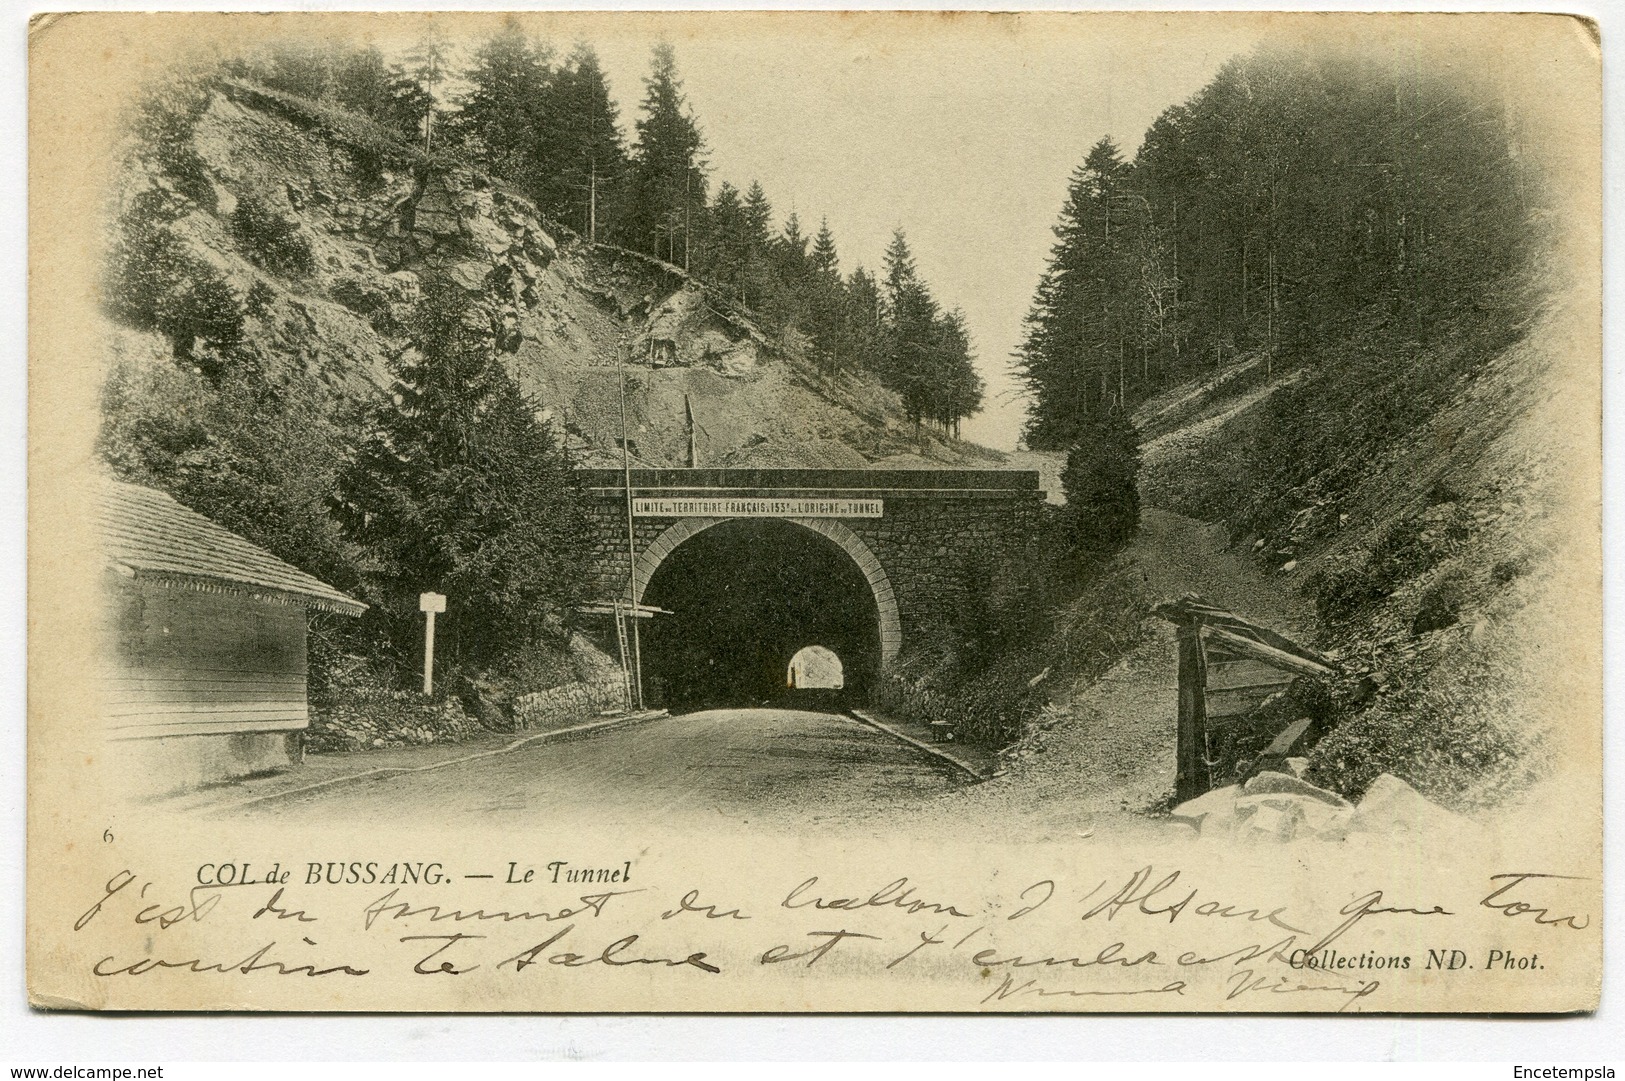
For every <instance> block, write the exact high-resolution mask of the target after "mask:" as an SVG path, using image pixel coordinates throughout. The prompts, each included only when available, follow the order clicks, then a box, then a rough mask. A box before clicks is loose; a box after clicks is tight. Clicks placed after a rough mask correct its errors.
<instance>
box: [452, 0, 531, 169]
mask: <svg viewBox="0 0 1625 1081" xmlns="http://www.w3.org/2000/svg"><path fill="white" fill-rule="evenodd" d="M549 56H550V53H549V50H548V49H547V48H546V47H545V46H543V45H540V44H538V43H536V42H534V41H532V40H530V38H529V37H527V36H526V35H525V33H524V32H523V31H522V30H520V28H519V25H518V23H517V22H515V21H514V20H513V19H511V18H510V19H509V20H507V21H506V22H505V23H504V24H503V27H502V29H501V31H499V32H498V33H497V34H496V35H495V36H493V37H491V38H489V39H488V40H486V42H485V43H484V44H482V45H481V46H480V48H479V51H478V52H476V53H475V54H474V64H473V67H471V68H470V69H469V70H468V71H467V72H466V73H465V74H464V76H463V77H464V79H466V80H467V81H468V83H469V88H468V90H467V91H466V92H464V93H463V95H462V96H461V100H460V106H461V107H460V108H459V110H458V112H457V114H456V116H455V118H454V120H453V123H452V127H453V129H454V130H455V132H456V134H457V136H458V137H459V138H460V139H462V141H463V143H464V145H465V146H467V147H468V148H469V150H470V151H471V153H473V154H474V155H475V158H476V160H477V161H479V162H480V164H481V165H483V166H484V167H485V168H486V169H487V170H489V171H490V172H491V173H493V174H494V175H496V176H500V177H502V178H504V179H505V180H508V181H511V182H512V183H514V184H516V185H518V186H519V187H520V188H521V190H524V191H525V192H526V193H527V194H528V195H530V196H531V197H532V198H538V199H539V198H540V196H541V195H542V190H541V188H542V185H541V184H540V180H541V178H542V177H543V176H545V175H546V173H547V168H548V166H549V165H551V164H553V163H551V162H549V161H548V160H547V159H546V156H545V150H546V146H545V144H546V143H547V142H548V141H550V140H549V138H548V137H549V136H550V135H551V124H552V119H553V118H552V110H551V109H550V104H551V102H550V101H549V97H550V91H551V89H552V71H551V70H550V68H549V63H548V62H549Z"/></svg>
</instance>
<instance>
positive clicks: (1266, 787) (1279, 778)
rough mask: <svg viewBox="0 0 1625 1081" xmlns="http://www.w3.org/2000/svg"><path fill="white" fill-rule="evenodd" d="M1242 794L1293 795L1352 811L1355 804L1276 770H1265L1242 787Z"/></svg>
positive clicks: (1334, 793)
mask: <svg viewBox="0 0 1625 1081" xmlns="http://www.w3.org/2000/svg"><path fill="white" fill-rule="evenodd" d="M1242 792H1243V794H1245V795H1248V796H1266V795H1291V796H1304V797H1306V798H1308V799H1313V800H1319V801H1320V802H1322V803H1325V804H1329V805H1330V806H1333V807H1337V808H1349V809H1352V807H1353V804H1351V803H1349V801H1348V800H1346V799H1344V798H1343V797H1342V796H1339V795H1338V794H1337V793H1336V792H1328V791H1327V790H1326V789H1324V788H1317V787H1316V786H1315V785H1312V784H1310V783H1309V782H1308V781H1305V780H1302V779H1301V778H1298V777H1294V776H1293V775H1292V774H1290V773H1277V772H1275V771H1274V770H1265V771H1264V772H1263V773H1260V774H1259V775H1258V776H1256V777H1254V778H1253V779H1252V780H1250V781H1248V782H1247V783H1246V785H1244V786H1243V787H1242Z"/></svg>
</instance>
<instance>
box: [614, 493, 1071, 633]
mask: <svg viewBox="0 0 1625 1081" xmlns="http://www.w3.org/2000/svg"><path fill="white" fill-rule="evenodd" d="M1043 500H1044V496H1043V493H1042V492H1041V491H1039V490H1037V489H1033V490H1031V491H1020V490H1018V491H1009V492H999V493H997V494H993V493H982V492H975V493H963V494H960V493H947V492H932V493H929V494H926V493H921V494H919V495H915V494H913V493H910V494H906V495H895V494H888V495H887V496H886V501H885V513H884V515H883V516H882V517H880V518H841V519H832V521H837V522H839V523H840V525H841V526H843V527H845V528H846V529H848V530H850V531H851V533H852V534H854V535H855V536H857V537H858V539H860V540H861V541H862V542H863V543H864V544H865V545H867V546H868V548H869V549H870V551H872V552H873V553H874V555H875V557H876V558H877V559H878V560H879V562H880V565H881V567H882V568H884V570H885V572H886V576H887V578H888V579H889V581H890V584H891V589H892V592H893V594H894V595H895V597H896V600H897V607H898V614H899V617H900V620H901V623H902V640H903V642H904V643H905V644H906V643H907V642H908V641H909V640H910V638H912V637H913V636H915V635H918V634H922V633H928V632H929V631H930V629H931V628H933V627H934V626H938V625H946V624H951V623H952V622H953V621H954V620H955V619H956V618H957V617H958V615H959V614H960V613H961V612H962V611H963V609H964V606H965V604H966V602H967V601H968V600H969V599H970V595H971V592H972V591H974V590H977V589H985V588H987V586H988V585H989V584H990V583H991V582H992V581H993V580H994V578H995V577H996V576H997V575H998V574H999V573H1000V572H1001V571H1003V570H1008V569H1009V568H1008V566H1007V564H1008V563H1009V561H1012V560H1016V561H1019V560H1020V559H1021V558H1022V553H1023V549H1024V548H1025V547H1026V545H1027V543H1028V542H1029V541H1030V540H1032V539H1033V538H1034V537H1036V535H1037V532H1038V528H1039V525H1040V518H1041V516H1042V514H1043V512H1044V503H1043ZM589 514H590V515H591V517H592V520H593V523H594V530H593V532H594V537H595V541H594V547H593V562H594V566H595V570H596V573H595V576H594V577H595V584H596V590H597V591H596V593H595V595H594V597H593V599H594V600H614V599H624V598H625V597H626V591H627V561H626V507H625V503H624V502H623V501H619V500H612V499H599V500H594V501H592V502H591V503H590V505H589ZM680 521H682V519H678V518H639V519H638V520H637V523H636V532H635V536H636V541H637V547H638V551H639V552H640V553H644V552H647V551H648V550H649V549H650V547H651V546H653V545H654V544H655V542H656V540H657V539H658V538H659V537H660V536H661V534H663V533H665V532H666V530H667V529H669V528H671V527H672V526H673V525H676V524H677V523H678V522H680ZM642 563H643V561H642V560H640V571H639V573H640V576H641V575H642V574H643V573H645V571H644V570H643V568H642ZM639 584H640V585H646V584H647V583H646V582H643V581H642V580H641V579H640V583H639Z"/></svg>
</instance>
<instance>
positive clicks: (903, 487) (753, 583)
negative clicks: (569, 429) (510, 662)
mask: <svg viewBox="0 0 1625 1081" xmlns="http://www.w3.org/2000/svg"><path fill="white" fill-rule="evenodd" d="M583 480H584V485H585V488H586V493H587V495H588V497H589V498H588V500H587V503H588V508H589V513H590V515H591V518H592V523H593V529H594V533H595V537H594V543H593V556H592V558H593V574H594V577H595V579H596V587H597V590H598V592H597V596H598V597H601V598H604V599H625V598H626V597H627V596H628V595H629V593H635V595H636V598H637V600H638V601H639V603H641V604H643V605H647V606H652V607H656V608H660V609H664V610H665V611H666V612H667V613H669V614H662V615H657V616H655V617H654V618H652V619H644V620H640V621H639V629H640V632H641V633H640V639H641V656H642V669H643V676H644V688H645V698H646V701H648V702H649V703H650V704H660V705H666V706H670V707H673V708H679V709H681V708H699V707H702V706H713V705H749V704H761V703H768V702H779V703H785V702H786V701H787V700H788V701H789V702H794V700H796V699H797V698H802V699H808V698H817V697H820V696H822V697H830V696H835V697H841V698H847V699H855V698H861V697H862V696H863V695H864V694H865V693H866V692H867V690H868V689H869V687H870V686H871V685H872V683H873V681H874V679H875V677H876V676H877V675H878V674H879V672H880V671H881V669H882V667H883V666H884V665H886V664H887V663H889V662H890V661H891V660H893V659H894V658H895V657H896V656H897V655H898V653H899V651H900V650H901V649H902V648H903V646H904V644H905V643H906V642H909V641H911V640H913V639H914V638H915V636H917V635H924V634H928V633H929V632H930V631H932V629H933V628H940V627H946V626H951V625H952V624H953V623H954V622H955V621H956V620H957V619H959V618H960V617H961V616H962V615H963V613H964V612H965V610H966V606H967V604H968V603H970V602H972V601H974V600H975V599H976V594H977V593H979V592H982V591H985V590H986V589H987V588H988V587H989V585H990V583H991V582H992V581H994V580H995V578H996V576H997V572H998V570H999V569H1000V568H1001V566H1003V565H1004V564H1005V563H1006V562H1007V561H1008V560H1010V559H1011V558H1019V553H1021V552H1022V551H1023V549H1025V548H1026V547H1027V545H1028V543H1029V542H1030V541H1031V540H1033V539H1034V537H1035V535H1036V531H1037V527H1038V524H1039V520H1040V515H1041V514H1042V507H1043V502H1044V496H1043V492H1042V491H1041V490H1040V487H1039V478H1038V474H1037V473H1035V472H1025V471H1018V470H993V469H987V470H966V469H634V470H632V473H631V493H630V494H631V501H630V502H631V519H632V530H631V532H632V539H633V547H634V548H635V551H636V559H635V571H636V573H635V575H632V574H631V573H630V572H631V570H632V567H631V565H630V563H631V561H629V559H628V555H627V545H628V530H627V515H628V499H627V495H628V493H627V489H626V475H625V474H624V473H623V472H622V471H621V470H616V469H592V470H584V471H583ZM629 578H630V581H629ZM832 673H833V675H832Z"/></svg>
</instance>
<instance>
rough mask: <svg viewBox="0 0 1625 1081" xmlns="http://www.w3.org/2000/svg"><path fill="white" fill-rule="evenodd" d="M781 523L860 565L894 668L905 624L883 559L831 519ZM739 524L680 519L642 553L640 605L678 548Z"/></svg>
mask: <svg viewBox="0 0 1625 1081" xmlns="http://www.w3.org/2000/svg"><path fill="white" fill-rule="evenodd" d="M779 520H780V521H782V522H790V523H791V524H793V525H798V526H801V527H802V528H803V529H810V530H812V531H813V532H814V533H819V534H822V535H823V536H825V537H827V538H828V539H830V540H832V541H834V542H835V543H836V545H838V546H839V547H840V548H841V550H842V551H844V552H845V553H846V554H847V555H848V556H850V557H851V558H852V561H853V562H854V563H856V564H857V565H858V569H859V570H861V571H862V572H863V577H864V578H865V579H866V580H867V581H868V583H869V591H870V592H871V593H873V594H874V598H875V608H876V610H877V611H878V612H879V613H880V663H881V664H882V665H886V664H890V663H891V662H892V660H893V659H894V658H896V656H897V651H898V650H900V649H902V647H903V621H902V617H901V616H900V615H899V614H898V610H897V594H896V593H895V592H893V590H892V586H891V579H890V578H889V577H888V576H887V574H886V568H885V567H882V566H881V565H880V559H879V558H878V557H877V556H876V555H875V554H874V552H873V551H872V550H871V549H870V548H869V546H868V545H867V544H865V543H864V542H863V538H862V537H859V536H858V535H857V534H856V533H854V532H852V530H851V529H849V528H847V527H846V526H845V525H843V524H842V523H841V522H838V521H835V520H833V519H830V518H781V519H779ZM735 521H740V519H738V518H679V519H678V520H677V521H676V522H674V523H672V524H671V525H670V526H668V527H667V528H666V530H665V532H663V533H661V534H660V536H658V537H656V538H655V539H654V542H653V543H651V544H650V545H649V546H648V547H647V548H645V549H644V550H643V551H641V552H639V553H638V564H637V565H638V588H637V599H638V602H639V603H642V601H643V591H644V590H645V589H647V588H648V587H649V580H650V579H651V578H653V577H654V573H655V571H656V570H658V569H659V568H660V564H662V563H664V562H665V561H666V557H667V556H669V555H671V554H672V552H674V551H676V550H677V546H678V545H680V544H682V543H683V542H684V541H686V540H688V539H689V538H691V537H693V536H695V535H697V534H699V533H703V532H704V531H706V530H707V529H710V528H711V527H712V526H718V525H721V524H722V523H723V522H735Z"/></svg>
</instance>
